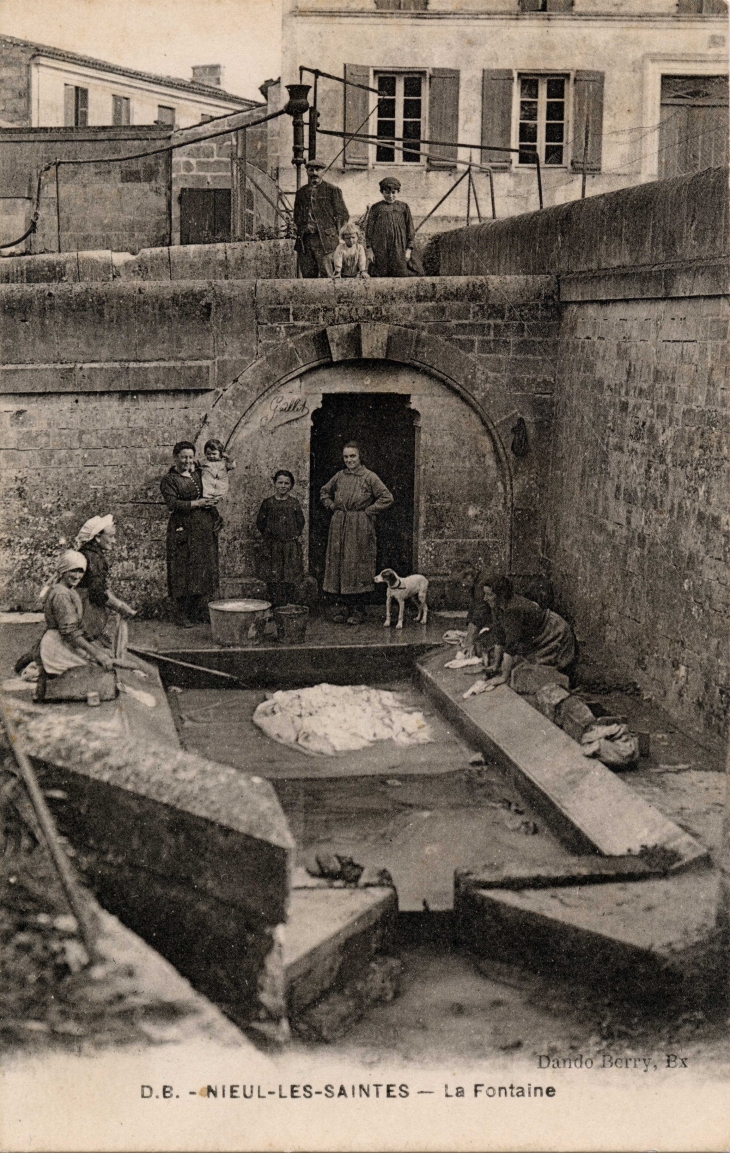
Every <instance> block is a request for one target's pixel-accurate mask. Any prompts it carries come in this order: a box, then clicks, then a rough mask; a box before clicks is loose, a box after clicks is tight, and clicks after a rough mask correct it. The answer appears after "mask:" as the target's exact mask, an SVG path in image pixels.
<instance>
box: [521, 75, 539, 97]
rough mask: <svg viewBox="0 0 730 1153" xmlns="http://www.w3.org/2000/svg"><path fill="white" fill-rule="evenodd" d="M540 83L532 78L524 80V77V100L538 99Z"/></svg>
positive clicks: (522, 92) (522, 89)
mask: <svg viewBox="0 0 730 1153" xmlns="http://www.w3.org/2000/svg"><path fill="white" fill-rule="evenodd" d="M538 84H539V81H538V80H537V79H534V80H530V79H527V80H524V79H523V81H522V88H521V94H522V99H523V100H537V89H538Z"/></svg>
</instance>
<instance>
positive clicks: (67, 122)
mask: <svg viewBox="0 0 730 1153" xmlns="http://www.w3.org/2000/svg"><path fill="white" fill-rule="evenodd" d="M221 79H222V77H221V69H220V67H219V66H218V65H200V66H197V67H194V68H193V75H192V78H191V79H190V80H180V79H177V78H176V77H174V76H156V75H153V74H152V73H149V72H139V71H137V70H136V69H134V68H124V67H121V66H120V65H117V64H109V63H108V62H107V61H104V60H94V59H92V58H91V57H88V56H80V55H78V53H75V52H66V51H64V50H63V49H61V48H51V47H49V46H48V45H44V44H34V43H32V42H30V41H28V40H19V39H16V38H15V37H13V36H0V127H4V128H16V127H17V128H26V127H32V128H60V127H66V128H74V127H76V128H89V127H96V126H107V125H116V126H124V125H142V124H164V125H167V126H169V127H170V128H187V127H189V126H190V125H192V124H198V123H199V122H200V121H201V120H205V119H208V118H212V117H215V116H224V115H225V114H226V113H227V112H239V111H242V110H245V109H246V108H253V107H255V105H256V101H255V100H248V99H246V98H244V97H242V96H235V95H233V93H231V92H225V91H224V90H223V88H222V87H221Z"/></svg>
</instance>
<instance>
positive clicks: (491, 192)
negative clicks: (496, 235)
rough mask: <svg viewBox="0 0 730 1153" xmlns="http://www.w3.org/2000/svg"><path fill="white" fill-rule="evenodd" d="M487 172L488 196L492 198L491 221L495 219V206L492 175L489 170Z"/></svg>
mask: <svg viewBox="0 0 730 1153" xmlns="http://www.w3.org/2000/svg"><path fill="white" fill-rule="evenodd" d="M487 171H488V172H489V195H490V196H491V198H492V220H496V219H497V204H496V201H495V199H494V173H493V172H492V170H491V168H489V169H487Z"/></svg>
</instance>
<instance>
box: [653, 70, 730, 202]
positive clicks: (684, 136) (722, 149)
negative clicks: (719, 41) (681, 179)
mask: <svg viewBox="0 0 730 1153" xmlns="http://www.w3.org/2000/svg"><path fill="white" fill-rule="evenodd" d="M727 113H728V78H727V76H662V95H661V113H660V120H659V178H660V179H661V180H668V179H670V178H671V177H672V176H688V175H689V174H690V173H692V172H702V171H703V170H704V169H705V168H724V167H726V165H727V162H728V115H727Z"/></svg>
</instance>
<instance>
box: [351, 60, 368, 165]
mask: <svg viewBox="0 0 730 1153" xmlns="http://www.w3.org/2000/svg"><path fill="white" fill-rule="evenodd" d="M345 80H346V81H348V80H350V81H352V82H353V83H355V84H367V85H368V86H370V68H369V67H368V66H367V65H363V64H346V65H345ZM343 87H344V90H345V132H347V133H348V134H349V133H351V132H357V131H358V130H359V131H360V132H362V133H371V132H374V131H375V128H374V127H372V123H371V121H367V122H366V123H365V124H363V120H365V119H366V117H367V114H368V112H369V111H370V93H369V92H365V91H363V89H362V88H351V87H350V85H349V84H347V83H346V84H344V85H343ZM374 119H375V117H374V116H373V120H374ZM343 163H344V166H345V168H367V167H368V164H369V163H370V145H369V144H368V142H367V140H352V141H351V142H350V143H349V144H348V145H347V147H346V148H345V154H344V161H343Z"/></svg>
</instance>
